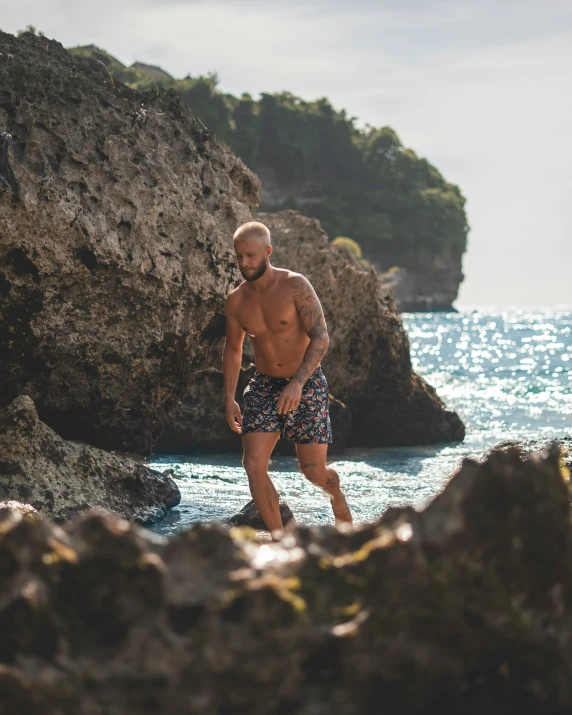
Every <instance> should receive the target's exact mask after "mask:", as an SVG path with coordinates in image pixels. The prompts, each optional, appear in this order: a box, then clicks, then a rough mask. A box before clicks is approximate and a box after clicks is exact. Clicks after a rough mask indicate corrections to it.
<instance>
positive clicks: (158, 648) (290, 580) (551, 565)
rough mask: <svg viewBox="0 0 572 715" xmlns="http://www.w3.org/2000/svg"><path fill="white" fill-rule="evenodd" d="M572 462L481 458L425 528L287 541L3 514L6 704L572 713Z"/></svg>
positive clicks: (27, 707)
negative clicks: (168, 533) (571, 476)
mask: <svg viewBox="0 0 572 715" xmlns="http://www.w3.org/2000/svg"><path fill="white" fill-rule="evenodd" d="M563 476H564V475H563V474H562V473H561V471H560V465H559V454H558V452H557V450H554V451H552V452H551V453H550V454H549V455H547V456H545V457H543V458H541V457H539V456H537V455H535V456H533V457H531V458H529V459H527V460H526V461H523V460H521V454H520V452H519V451H518V450H515V449H513V450H509V451H508V452H505V453H497V454H494V455H492V456H491V457H489V458H488V460H487V461H486V462H484V463H482V464H481V463H478V462H474V461H471V460H465V462H464V463H463V465H462V467H461V469H460V471H459V472H458V473H457V474H456V475H455V476H454V477H453V478H452V480H451V481H450V483H449V484H448V485H447V486H446V488H445V489H444V491H443V492H442V493H441V494H440V495H439V496H438V497H437V498H436V499H435V500H434V501H433V502H432V503H431V504H430V505H429V506H428V507H427V508H426V509H425V510H424V511H422V512H419V513H418V512H415V511H414V510H413V509H411V508H404V509H397V508H393V509H390V510H389V511H388V512H386V513H385V514H384V516H382V518H381V519H380V520H378V521H377V522H375V523H372V524H364V525H361V526H359V527H357V528H356V529H354V530H350V531H348V532H344V533H340V532H338V531H336V530H335V529H334V528H333V527H311V528H305V527H300V526H298V527H295V528H294V529H293V530H292V531H291V532H289V533H287V534H286V535H285V537H284V538H283V539H282V541H280V542H278V543H263V544H261V543H260V542H258V541H256V540H253V539H252V536H251V532H249V531H246V530H245V531H244V532H243V531H241V530H240V529H236V528H235V529H232V530H230V531H229V530H228V529H225V528H223V527H221V526H204V525H197V526H195V527H194V528H192V529H190V530H189V531H186V532H183V533H180V534H178V535H177V536H175V537H173V538H171V539H170V540H169V541H168V542H163V541H160V540H158V539H157V538H152V537H151V535H149V534H148V533H146V532H145V531H143V530H141V529H139V528H137V527H136V526H134V525H130V524H129V523H128V522H126V521H123V520H121V519H119V518H118V517H112V516H102V515H98V514H87V515H85V516H83V517H81V518H80V519H79V520H77V521H76V522H73V523H70V524H68V525H66V526H65V528H64V529H62V528H59V527H57V526H54V525H53V524H52V523H50V522H49V521H47V520H45V519H43V518H42V517H40V516H38V515H34V514H22V513H21V512H20V511H19V510H14V509H2V510H0V575H1V578H0V634H1V638H0V703H1V704H2V708H3V712H6V713H19V712H25V713H28V714H29V715H36V714H37V715H40V713H41V715H56V713H65V714H66V715H67V714H68V713H69V714H70V715H71V714H72V713H73V714H74V715H88V714H89V715H104V714H105V715H107V714H108V713H144V712H155V713H165V714H168V715H172V713H179V712H181V713H183V712H192V713H196V714H197V715H203V714H204V715H211V714H212V713H223V712H224V713H243V712H244V713H247V712H248V713H251V714H252V715H278V714H279V713H297V714H299V715H312V714H315V713H324V715H325V714H326V713H336V714H340V715H364V713H378V712H381V711H382V710H383V711H387V712H391V713H400V714H401V713H406V714H408V713H411V714H413V713H426V712H442V713H452V712H463V713H469V714H470V715H477V714H478V715H480V714H481V713H483V712H487V713H489V714H490V715H506V713H507V712H519V713H523V714H525V715H527V714H530V715H532V714H533V713H534V714H537V713H564V712H568V711H569V710H570V707H572V681H571V680H570V677H569V673H570V667H571V666H572V650H571V648H570V638H569V634H570V632H571V629H572V616H571V613H572V611H571V609H570V603H571V602H572V538H571V537H572V526H571V521H570V517H571V514H570V506H569V489H568V484H567V482H566V481H565V479H564V478H563Z"/></svg>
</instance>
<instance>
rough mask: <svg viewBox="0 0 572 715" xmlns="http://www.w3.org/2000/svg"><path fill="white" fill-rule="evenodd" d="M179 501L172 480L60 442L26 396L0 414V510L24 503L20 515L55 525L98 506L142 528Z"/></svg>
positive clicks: (118, 457)
mask: <svg viewBox="0 0 572 715" xmlns="http://www.w3.org/2000/svg"><path fill="white" fill-rule="evenodd" d="M180 498H181V495H180V492H179V489H178V487H177V485H176V484H175V482H174V481H173V480H172V479H170V478H169V477H167V476H164V475H162V474H161V473H159V472H156V471H154V470H152V469H149V468H148V467H146V466H145V465H144V464H142V463H141V462H138V461H136V460H135V459H131V458H129V457H126V456H123V455H119V454H112V453H109V452H104V451H103V450H101V449H97V448H96V447H91V446H89V445H86V444H80V443H77V442H68V441H65V440H63V439H62V438H61V437H59V436H58V435H57V434H56V433H55V432H54V431H53V430H51V429H50V428H49V427H48V426H47V425H45V424H43V423H42V422H41V421H40V420H39V418H38V413H37V411H36V408H35V406H34V403H33V402H32V400H31V399H30V398H29V397H27V396H20V397H18V398H17V399H16V400H14V401H13V402H12V403H11V404H10V405H8V407H5V408H4V409H3V410H0V507H2V506H4V507H5V506H6V502H5V501H4V500H6V501H7V506H10V505H11V504H13V503H15V501H14V502H12V501H11V500H26V502H28V503H27V504H26V505H25V506H24V507H18V508H19V509H20V510H21V511H27V510H30V509H31V510H38V511H39V512H41V513H42V514H45V515H46V516H49V517H51V518H52V519H55V520H58V521H63V520H66V519H71V518H74V517H77V516H78V515H80V514H81V513H83V512H85V511H86V510H88V509H90V508H92V507H101V508H102V509H106V510H111V511H114V512H117V513H118V514H120V515H121V516H123V517H125V518H128V519H133V520H134V521H137V522H140V523H143V524H147V523H152V522H155V521H158V520H160V519H162V518H163V516H164V515H165V514H166V513H167V511H168V510H169V509H170V508H172V507H174V506H176V505H177V504H178V503H179V501H180Z"/></svg>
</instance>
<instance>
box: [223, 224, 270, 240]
mask: <svg viewBox="0 0 572 715" xmlns="http://www.w3.org/2000/svg"><path fill="white" fill-rule="evenodd" d="M232 238H233V241H234V243H235V244H236V243H238V242H239V241H250V240H255V241H258V242H259V243H260V244H261V245H263V246H270V231H269V230H268V227H267V226H265V225H264V224H263V223H260V221H249V222H248V223H243V224H242V226H239V227H238V228H237V229H236V231H235V232H234V236H233V237H232Z"/></svg>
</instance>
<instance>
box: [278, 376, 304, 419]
mask: <svg viewBox="0 0 572 715" xmlns="http://www.w3.org/2000/svg"><path fill="white" fill-rule="evenodd" d="M301 399H302V385H300V383H299V382H296V380H291V381H290V382H289V383H288V384H287V385H286V387H285V388H284V389H283V390H282V393H281V394H280V397H279V398H278V404H277V407H278V414H279V415H285V414H286V413H287V412H291V411H292V410H295V409H296V408H297V407H298V405H299V404H300V400H301Z"/></svg>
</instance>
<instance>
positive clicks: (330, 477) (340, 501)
mask: <svg viewBox="0 0 572 715" xmlns="http://www.w3.org/2000/svg"><path fill="white" fill-rule="evenodd" d="M326 491H327V492H328V494H329V495H330V501H331V502H332V509H333V512H334V517H335V519H336V524H337V523H339V522H345V523H348V524H351V523H352V514H351V512H350V508H349V506H348V503H347V501H346V498H345V496H344V493H343V492H342V490H341V489H340V478H339V476H338V473H337V472H336V470H335V469H332V467H326Z"/></svg>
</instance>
